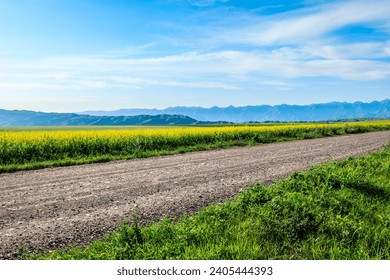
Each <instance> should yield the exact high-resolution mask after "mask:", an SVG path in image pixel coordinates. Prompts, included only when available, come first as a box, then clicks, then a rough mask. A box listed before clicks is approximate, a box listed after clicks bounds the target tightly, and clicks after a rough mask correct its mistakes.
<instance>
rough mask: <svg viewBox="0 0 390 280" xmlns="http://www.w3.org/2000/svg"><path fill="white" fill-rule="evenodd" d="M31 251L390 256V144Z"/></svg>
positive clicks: (75, 255) (92, 255) (121, 255)
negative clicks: (188, 209)
mask: <svg viewBox="0 0 390 280" xmlns="http://www.w3.org/2000/svg"><path fill="white" fill-rule="evenodd" d="M23 258H28V259H158V260H161V259H363V260H368V259H387V260H388V259H390V146H388V147H387V148H386V149H384V150H382V151H380V152H376V153H373V154H371V155H367V156H362V157H359V158H348V159H346V160H343V161H340V162H336V163H335V162H333V163H328V164H322V165H319V166H316V167H312V168H311V169H309V170H308V171H306V172H296V173H293V174H292V175H291V176H290V177H289V178H287V179H285V180H281V181H278V182H276V183H275V184H272V185H271V186H268V187H265V186H262V185H260V184H257V185H253V186H251V187H250V188H248V189H246V190H244V191H243V192H241V193H240V194H239V195H238V196H237V197H236V199H235V200H233V201H228V202H225V203H221V204H216V205H213V206H210V207H207V208H205V209H204V210H202V211H201V212H200V213H198V214H197V215H195V216H191V217H182V218H180V219H179V220H169V219H165V220H163V221H161V222H158V223H153V224H149V225H144V226H141V225H140V224H139V223H138V222H137V220H136V219H135V221H134V223H133V224H132V225H122V226H121V227H120V229H119V230H118V231H116V232H114V233H111V234H109V235H108V236H106V237H105V238H104V239H102V240H99V241H94V242H93V243H92V244H91V245H89V246H88V247H86V248H77V247H74V248H70V249H68V250H64V251H55V252H52V253H50V254H48V255H44V256H42V255H25V256H23Z"/></svg>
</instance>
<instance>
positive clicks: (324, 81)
mask: <svg viewBox="0 0 390 280" xmlns="http://www.w3.org/2000/svg"><path fill="white" fill-rule="evenodd" d="M389 15H390V0H371V1H361V0H352V1H351V0H330V1H329V0H328V1H321V0H318V1H317V0H302V1H286V0H142V1H141V0H15V1H11V0H9V1H1V2H0V108H1V109H9V110H11V109H12V110H13V109H18V110H22V109H23V110H35V111H43V112H81V111H85V110H116V109H121V108H159V109H163V108H167V107H172V106H202V107H212V106H219V107H226V106H229V105H233V106H245V105H261V104H268V105H277V104H313V103H324V102H332V101H340V102H355V101H363V102H371V101H373V100H383V99H387V98H390V16H389Z"/></svg>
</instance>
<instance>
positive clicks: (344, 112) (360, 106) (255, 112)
mask: <svg viewBox="0 0 390 280" xmlns="http://www.w3.org/2000/svg"><path fill="white" fill-rule="evenodd" d="M82 114H88V115H94V116H136V115H159V114H167V115H185V116H188V117H191V118H194V119H196V120H198V121H211V122H214V121H227V122H234V123H241V122H251V121H255V122H264V121H289V122H291V121H326V120H339V119H358V118H390V99H386V100H383V101H374V102H371V103H363V102H355V103H347V102H331V103H323V104H311V105H286V104H283V105H276V106H269V105H258V106H244V107H234V106H229V107H225V108H221V107H212V108H202V107H170V108H166V109H162V110H159V109H120V110H116V111H87V112H82Z"/></svg>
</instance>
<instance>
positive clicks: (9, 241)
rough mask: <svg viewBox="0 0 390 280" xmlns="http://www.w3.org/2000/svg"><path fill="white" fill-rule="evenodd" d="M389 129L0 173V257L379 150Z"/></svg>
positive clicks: (189, 210)
mask: <svg viewBox="0 0 390 280" xmlns="http://www.w3.org/2000/svg"><path fill="white" fill-rule="evenodd" d="M389 141H390V131H382V132H373V133H365V134H356V135H347V136H338V137H330V138H321V139H311V140H303V141H293V142H283V143H275V144H267V145H259V146H255V147H240V148H232V149H222V150H213V151H203V152H194V153H186V154H179V155H171V156H161V157H152V158H146V159H135V160H126V161H113V162H108V163H99V164H89V165H81V166H71V167H60V168H47V169H42V170H36V171H21V172H16V173H10V174H0V259H15V258H18V256H19V255H20V252H21V251H24V252H33V251H38V252H49V251H50V250H54V249H58V248H65V247H66V246H68V245H70V244H74V245H79V246H84V245H87V244H89V243H90V242H91V240H94V239H98V238H101V237H102V236H104V235H105V234H107V233H109V232H111V231H113V230H115V229H116V228H117V227H118V224H120V223H121V222H131V219H132V217H134V216H135V215H136V216H138V217H140V219H141V222H144V223H145V222H150V221H155V220H160V219H162V218H163V217H166V216H169V217H180V216H181V215H183V214H190V215H191V214H194V213H196V212H197V211H199V210H201V209H202V208H204V207H205V206H207V205H209V204H212V203H216V202H221V201H224V200H228V199H231V198H233V197H234V196H236V195H237V193H239V192H240V191H241V190H242V189H243V188H245V187H248V186H249V185H250V184H251V183H254V182H262V183H263V184H269V183H271V182H273V181H275V180H277V179H279V178H285V177H287V176H288V175H289V174H291V173H292V172H293V171H298V170H304V169H307V168H308V167H309V166H312V165H315V164H318V163H321V162H327V161H329V160H340V159H343V158H345V157H348V156H359V155H362V154H366V153H370V152H373V151H377V150H380V149H381V148H383V147H384V146H385V145H387V144H388V142H389Z"/></svg>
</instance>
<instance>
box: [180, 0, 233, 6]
mask: <svg viewBox="0 0 390 280" xmlns="http://www.w3.org/2000/svg"><path fill="white" fill-rule="evenodd" d="M228 1H229V0H187V2H188V3H189V4H190V5H193V6H198V7H207V6H213V5H214V4H215V3H217V2H222V3H225V2H228Z"/></svg>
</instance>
